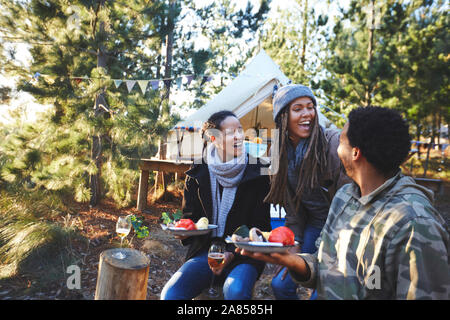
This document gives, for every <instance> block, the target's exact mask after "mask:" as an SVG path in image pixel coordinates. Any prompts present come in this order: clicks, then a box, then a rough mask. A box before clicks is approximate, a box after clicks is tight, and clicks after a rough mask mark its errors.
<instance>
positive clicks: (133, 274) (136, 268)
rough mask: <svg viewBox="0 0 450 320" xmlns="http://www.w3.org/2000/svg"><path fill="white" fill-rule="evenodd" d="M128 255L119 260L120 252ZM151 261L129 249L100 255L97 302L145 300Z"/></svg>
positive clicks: (107, 251) (117, 249) (109, 251)
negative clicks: (115, 255) (116, 255)
mask: <svg viewBox="0 0 450 320" xmlns="http://www.w3.org/2000/svg"><path fill="white" fill-rule="evenodd" d="M119 251H120V252H122V253H124V254H125V255H126V257H125V258H124V259H122V260H121V259H117V258H115V257H114V256H113V255H114V254H115V253H118V252H119ZM149 268H150V259H149V258H148V257H147V256H145V255H144V254H143V253H142V252H140V251H138V250H134V249H129V248H122V249H119V248H116V249H109V250H105V251H103V252H102V253H101V254H100V263H99V267H98V277H97V287H96V289H95V300H145V299H146V297H147V282H148V272H149Z"/></svg>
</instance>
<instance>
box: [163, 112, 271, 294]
mask: <svg viewBox="0 0 450 320" xmlns="http://www.w3.org/2000/svg"><path fill="white" fill-rule="evenodd" d="M203 136H204V138H205V137H206V139H208V140H209V141H210V142H211V144H210V145H209V147H207V148H206V142H207V141H205V147H204V153H205V152H206V155H204V157H203V158H204V159H205V158H206V162H207V163H203V162H202V163H200V164H197V161H195V162H194V163H195V164H194V165H193V167H192V168H191V169H190V170H189V171H187V172H186V175H187V177H186V183H185V190H184V197H183V218H188V219H191V220H193V221H194V222H196V221H198V220H199V219H200V218H202V217H207V218H208V220H209V221H210V223H212V224H216V225H218V228H217V229H215V230H214V231H213V232H212V233H211V234H208V235H203V236H193V237H188V238H181V239H180V240H181V241H182V244H183V245H187V246H189V249H188V251H187V255H186V262H185V263H184V264H183V265H182V266H181V268H180V269H179V270H178V271H177V272H176V273H175V274H174V275H173V276H172V278H171V279H170V280H169V281H168V282H167V284H166V285H165V286H164V288H163V290H162V292H161V299H162V300H180V299H183V300H186V299H192V298H194V297H196V296H198V295H199V294H200V293H201V292H202V291H203V290H204V289H206V288H208V287H209V285H210V283H211V279H212V277H213V272H214V274H215V275H216V277H215V279H216V280H217V282H219V283H222V282H223V295H224V298H225V299H227V300H245V299H251V296H252V291H253V287H254V284H255V282H256V280H257V279H258V278H259V276H260V275H261V273H262V271H263V269H264V263H263V262H261V261H258V260H254V259H251V258H248V257H244V256H241V255H238V254H236V253H234V250H235V246H234V245H233V244H228V245H227V246H226V252H225V260H224V263H222V264H221V266H220V267H219V268H215V269H214V270H211V269H210V267H209V266H208V259H207V258H208V249H209V247H210V245H211V242H212V241H213V240H214V241H217V240H218V239H219V240H221V241H223V239H225V238H226V237H227V236H231V235H232V234H233V232H234V231H235V230H236V229H237V228H238V227H240V226H242V225H246V226H247V227H248V228H252V227H257V228H259V229H260V230H262V231H270V230H271V227H270V205H269V203H264V201H263V200H264V198H265V197H266V196H267V193H268V191H269V188H270V182H269V177H268V176H267V175H261V171H262V170H261V169H262V168H263V167H264V166H267V165H264V164H262V163H261V162H260V160H257V159H255V158H252V157H251V156H250V155H248V154H247V153H246V152H245V149H244V146H243V139H244V135H243V130H242V126H241V123H240V122H239V120H238V118H237V117H236V115H234V114H233V113H232V112H230V111H220V112H217V113H215V114H213V115H212V116H211V117H210V118H209V119H208V121H207V122H206V123H205V124H204V126H203Z"/></svg>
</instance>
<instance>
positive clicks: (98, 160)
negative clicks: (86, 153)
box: [89, 2, 107, 207]
mask: <svg viewBox="0 0 450 320" xmlns="http://www.w3.org/2000/svg"><path fill="white" fill-rule="evenodd" d="M101 5H103V2H102V3H101ZM104 30H105V23H104V22H103V21H101V22H100V30H99V33H102V32H104ZM106 63H107V55H106V52H105V51H104V50H103V49H101V48H99V49H98V50H97V67H100V68H105V69H106ZM102 106H103V107H102ZM104 108H107V104H106V99H105V96H104V92H103V91H102V92H100V93H99V94H98V95H97V97H96V98H95V104H94V116H95V117H100V116H101V115H102V114H103V112H104V110H105V109H104ZM94 130H95V128H94ZM91 159H92V160H93V161H95V165H96V166H97V173H96V174H94V175H91V176H90V189H91V199H90V201H89V204H90V206H91V207H93V206H96V205H97V204H98V202H99V201H100V197H101V186H100V177H101V167H102V141H101V137H100V135H99V134H98V133H97V132H94V134H93V135H92V149H91Z"/></svg>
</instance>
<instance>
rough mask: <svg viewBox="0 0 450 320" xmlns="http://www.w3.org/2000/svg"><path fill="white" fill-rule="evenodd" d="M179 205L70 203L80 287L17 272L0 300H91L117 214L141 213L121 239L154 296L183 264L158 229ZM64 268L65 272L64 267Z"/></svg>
mask: <svg viewBox="0 0 450 320" xmlns="http://www.w3.org/2000/svg"><path fill="white" fill-rule="evenodd" d="M449 195H450V183H446V185H445V192H444V194H443V195H439V196H437V201H436V203H435V205H436V208H437V209H438V210H439V212H440V213H441V214H442V215H443V217H444V218H445V219H446V221H447V223H449V225H450V197H449ZM180 206H181V194H178V195H175V196H174V197H172V199H171V201H165V202H164V203H154V204H150V203H149V204H148V207H147V209H146V210H145V211H144V212H139V211H137V210H136V209H135V208H134V207H131V208H125V209H118V208H117V207H116V206H115V205H114V203H113V202H112V201H109V200H104V201H102V202H101V203H100V204H99V205H98V206H96V207H95V208H89V206H88V205H87V204H79V203H73V204H72V209H74V212H77V214H75V215H72V216H66V217H60V218H59V220H60V221H59V223H61V224H65V225H67V224H72V226H75V227H76V229H77V230H78V232H79V233H80V235H81V237H79V238H75V239H73V240H72V241H71V244H70V252H71V254H72V256H73V257H75V258H76V261H77V262H76V264H77V265H78V266H79V267H80V270H81V288H80V289H72V290H70V289H68V288H67V277H69V276H70V274H65V273H64V274H63V276H61V275H60V276H59V277H56V278H57V279H55V280H54V281H46V282H42V281H39V278H38V275H37V273H34V274H32V275H31V274H19V275H17V276H15V277H14V278H9V279H4V280H2V281H0V300H11V299H14V300H48V299H50V300H54V299H58V300H73V299H77V300H92V299H94V295H95V289H96V282H97V276H98V265H99V257H100V254H101V252H103V251H104V250H107V249H109V248H116V247H119V246H120V239H119V238H118V236H117V235H116V233H115V224H116V221H117V218H118V217H119V216H124V215H128V214H134V215H136V216H140V217H143V218H144V219H145V225H146V226H147V227H148V228H149V231H150V233H149V236H148V237H147V238H145V239H138V238H137V237H136V236H134V232H133V231H132V232H131V233H130V234H129V235H128V237H127V240H125V241H124V246H125V247H130V248H134V249H137V250H140V251H142V252H144V253H145V254H146V255H147V256H148V257H149V258H150V271H149V279H148V290H147V299H148V300H158V299H159V298H160V294H161V290H162V288H163V287H164V285H165V283H166V282H167V281H168V280H169V279H170V277H171V276H172V275H173V274H174V273H175V272H176V270H177V269H178V268H179V267H180V266H181V265H182V263H183V261H184V256H185V253H186V250H187V249H186V248H185V247H183V246H182V245H181V244H180V242H179V241H178V240H176V239H174V238H173V237H172V236H171V235H170V234H168V233H167V232H165V231H163V230H162V229H161V227H160V224H159V223H160V221H159V219H160V217H161V213H162V212H165V211H166V212H175V211H176V210H177V209H179V208H180ZM57 222H58V221H57ZM63 264H64V262H63ZM64 267H65V268H64V270H66V268H67V266H64ZM274 269H275V266H274V265H270V264H268V265H266V268H265V270H264V272H263V274H262V275H261V277H260V279H259V280H258V281H257V283H256V285H255V289H254V294H253V299H255V300H271V299H274V296H273V293H272V289H271V287H270V281H271V278H272V275H273V272H274ZM42 272H45V270H42ZM310 293H311V291H310V290H309V289H305V288H303V287H299V288H298V294H299V297H300V299H303V300H306V299H309V296H310ZM202 298H205V299H206V296H205V295H202Z"/></svg>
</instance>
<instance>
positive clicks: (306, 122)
mask: <svg viewBox="0 0 450 320" xmlns="http://www.w3.org/2000/svg"><path fill="white" fill-rule="evenodd" d="M310 123H311V121H303V122H300V124H310Z"/></svg>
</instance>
